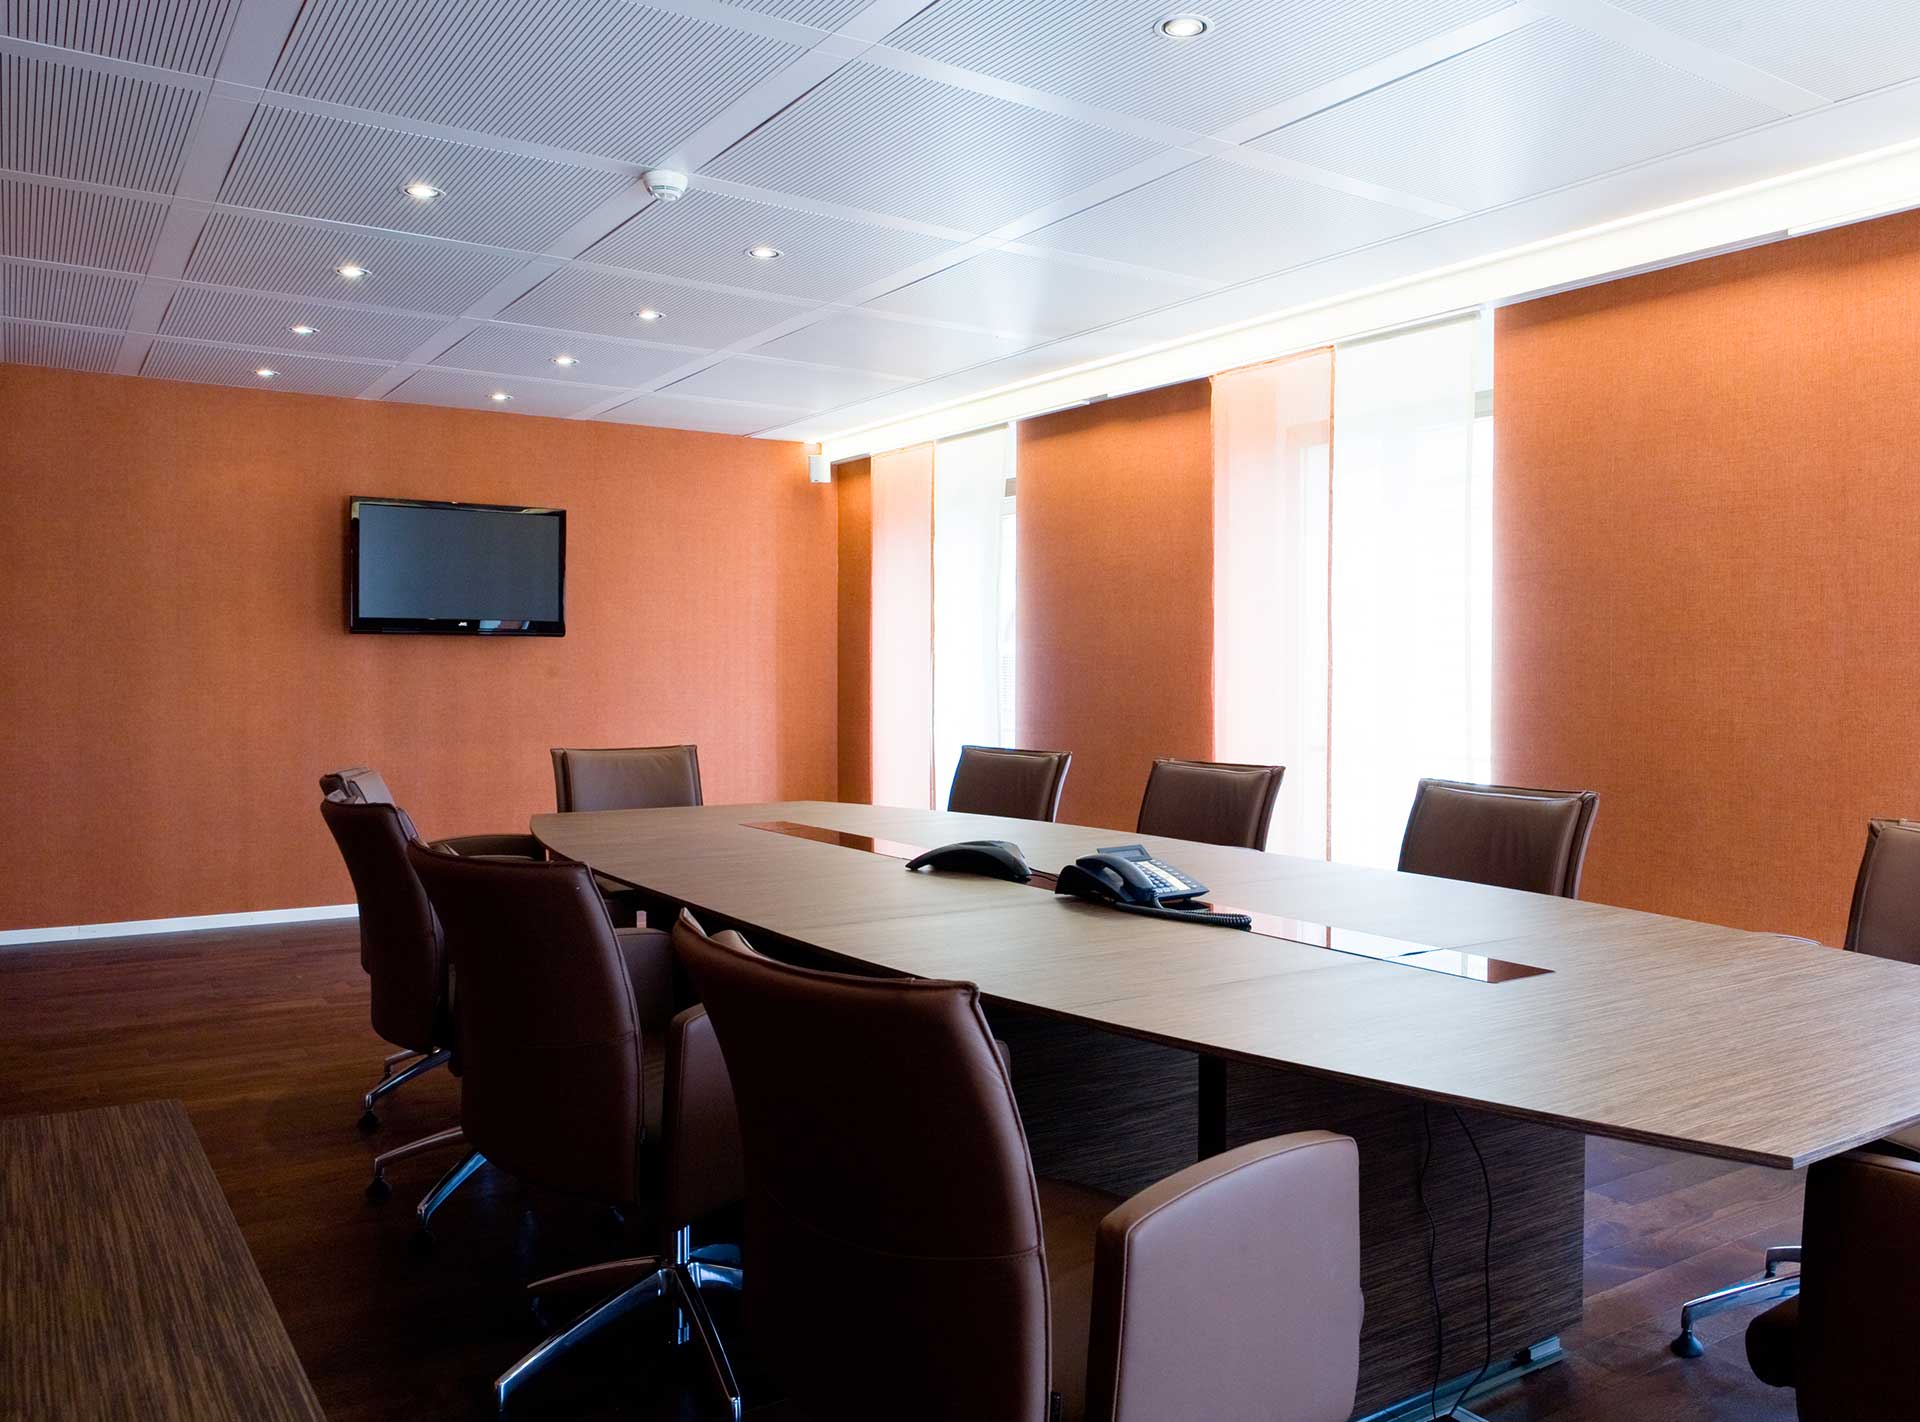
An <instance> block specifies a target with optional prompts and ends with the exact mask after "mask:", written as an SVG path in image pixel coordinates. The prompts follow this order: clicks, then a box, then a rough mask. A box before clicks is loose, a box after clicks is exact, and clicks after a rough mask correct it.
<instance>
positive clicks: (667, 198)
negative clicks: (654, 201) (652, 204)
mask: <svg viewBox="0 0 1920 1422" xmlns="http://www.w3.org/2000/svg"><path fill="white" fill-rule="evenodd" d="M640 181H641V182H643V183H645V184H646V185H647V191H648V192H649V193H651V194H653V196H655V197H657V198H659V199H660V201H661V202H678V201H679V200H680V199H681V198H683V197H685V196H686V194H687V175H686V174H685V173H678V172H675V171H674V170H673V169H672V168H649V169H647V171H646V172H644V173H642V174H641V175H640Z"/></svg>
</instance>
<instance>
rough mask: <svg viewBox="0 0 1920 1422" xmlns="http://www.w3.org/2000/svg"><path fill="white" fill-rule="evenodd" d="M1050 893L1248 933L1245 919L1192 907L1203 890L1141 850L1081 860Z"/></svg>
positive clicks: (1116, 849) (1131, 847)
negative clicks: (1240, 929) (1244, 929)
mask: <svg viewBox="0 0 1920 1422" xmlns="http://www.w3.org/2000/svg"><path fill="white" fill-rule="evenodd" d="M1054 892H1055V893H1056V894H1069V895H1072V896H1073V897H1075V898H1082V899H1091V900H1093V901H1094V902H1095V903H1104V904H1111V905H1112V906H1113V907H1114V908H1117V909H1125V910H1126V911H1127V912H1129V913H1140V914H1149V915H1151V916H1153V917H1155V918H1178V919H1190V920H1193V921H1195V922H1199V923H1212V924H1218V925H1219V926H1220V927H1222V928H1251V927H1253V920H1252V919H1250V918H1248V917H1247V916H1246V915H1245V914H1238V913H1215V912H1213V910H1212V909H1211V908H1209V907H1208V906H1206V905H1204V904H1197V903H1196V902H1195V900H1196V899H1198V898H1199V897H1200V895H1202V894H1204V893H1206V892H1207V886H1206V885H1205V884H1203V883H1201V882H1200V881H1199V880H1198V879H1195V878H1191V877H1190V876H1188V875H1186V874H1183V873H1181V872H1180V871H1179V870H1178V869H1176V868H1174V867H1173V866H1172V865H1171V864H1166V863H1163V862H1162V861H1160V860H1158V859H1155V858H1154V857H1153V856H1152V855H1151V854H1149V853H1147V848H1146V846H1145V845H1143V844H1123V845H1115V846H1113V847H1111V848H1108V849H1102V850H1100V851H1099V852H1098V853H1095V854H1088V855H1085V856H1083V857H1082V858H1080V859H1079V860H1076V861H1075V862H1074V863H1072V864H1069V865H1067V867H1066V868H1064V869H1062V870H1061V871H1060V877H1059V881H1058V882H1057V883H1056V884H1055V886H1054Z"/></svg>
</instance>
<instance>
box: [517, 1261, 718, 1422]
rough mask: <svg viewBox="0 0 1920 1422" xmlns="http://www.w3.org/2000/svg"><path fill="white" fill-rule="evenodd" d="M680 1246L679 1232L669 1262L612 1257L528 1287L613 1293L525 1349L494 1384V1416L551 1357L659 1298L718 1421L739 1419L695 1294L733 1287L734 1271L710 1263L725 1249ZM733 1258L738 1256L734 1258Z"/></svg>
mask: <svg viewBox="0 0 1920 1422" xmlns="http://www.w3.org/2000/svg"><path fill="white" fill-rule="evenodd" d="M687 1244H688V1237H687V1231H685V1230H681V1231H679V1232H678V1233H676V1234H675V1235H674V1254H675V1256H676V1257H675V1258H674V1259H672V1260H667V1259H662V1258H659V1257H657V1256H646V1257H642V1258H638V1259H622V1260H616V1261H615V1262H613V1263H610V1264H594V1265H589V1266H588V1267H586V1268H584V1269H573V1270H569V1271H568V1272H567V1273H564V1274H555V1275H553V1276H552V1277H550V1278H546V1279H540V1280H537V1281H535V1282H534V1283H531V1284H529V1285H527V1292H528V1294H530V1295H532V1296H534V1297H539V1296H540V1295H543V1294H554V1293H572V1292H578V1291H580V1290H583V1289H589V1288H605V1287H607V1286H609V1285H613V1286H615V1287H616V1288H617V1292H615V1293H614V1294H612V1295H611V1296H610V1297H608V1298H605V1299H603V1300H602V1301H601V1302H600V1303H598V1304H596V1305H594V1306H593V1307H592V1308H590V1309H588V1310H587V1311H586V1312H585V1313H583V1314H581V1315H580V1316H579V1317H578V1318H576V1319H575V1320H574V1321H573V1322H572V1323H570V1324H568V1325H567V1326H566V1327H565V1328H563V1329H561V1330H560V1331H559V1332H558V1333H555V1334H553V1335H552V1336H551V1337H549V1338H547V1339H545V1340H543V1341H542V1342H541V1343H540V1345H539V1346H538V1347H537V1348H535V1349H534V1350H533V1351H532V1352H530V1353H528V1354H527V1355H526V1356H525V1357H523V1358H522V1359H520V1361H519V1362H517V1363H515V1364H514V1365H513V1366H512V1367H510V1368H508V1369H507V1370H506V1371H505V1372H504V1373H502V1374H500V1376H499V1377H498V1378H496V1379H494V1383H493V1397H494V1403H495V1405H496V1406H497V1407H498V1409H499V1411H500V1413H501V1415H503V1416H504V1415H505V1413H506V1410H507V1403H508V1401H509V1399H510V1398H511V1396H512V1395H513V1393H514V1391H515V1390H516V1389H517V1388H519V1387H521V1386H522V1385H524V1384H525V1383H526V1382H527V1380H528V1379H529V1378H531V1377H533V1376H534V1375H535V1374H537V1373H539V1372H540V1371H541V1370H542V1369H544V1368H545V1367H546V1366H547V1365H548V1364H549V1363H551V1362H552V1361H553V1360H554V1359H555V1358H558V1357H560V1356H561V1355H562V1354H564V1353H565V1352H567V1351H568V1350H569V1349H571V1348H574V1347H576V1346H577V1345H579V1344H580V1343H582V1342H584V1341H585V1340H587V1339H589V1338H592V1337H593V1336H595V1335H596V1334H598V1333H600V1332H602V1331H604V1330H605V1329H606V1328H608V1327H609V1326H610V1325H612V1324H614V1323H617V1322H618V1321H620V1320H621V1319H623V1318H625V1317H626V1316H627V1315H628V1314H630V1313H632V1312H633V1311H634V1310H635V1309H637V1308H639V1307H640V1306H641V1305H643V1304H649V1303H652V1302H653V1301H654V1300H656V1299H658V1300H661V1301H663V1302H668V1303H671V1304H673V1305H674V1311H675V1314H676V1318H675V1323H674V1330H675V1332H674V1337H675V1341H676V1342H682V1343H697V1344H698V1345H699V1347H700V1356H701V1361H702V1362H703V1363H704V1364H705V1365H706V1370H707V1378H708V1382H709V1384H710V1385H711V1386H712V1388H713V1391H714V1393H715V1395H716V1398H717V1399H718V1401H719V1404H720V1409H719V1410H720V1414H721V1416H723V1417H725V1418H728V1419H730V1422H739V1419H740V1417H741V1414H742V1412H743V1410H744V1407H745V1400H744V1398H743V1396H742V1394H741V1391H740V1384H739V1381H738V1379H737V1378H735V1376H734V1372H733V1364H732V1362H731V1361H730V1360H729V1359H728V1357H727V1349H726V1344H725V1342H724V1340H722V1338H721V1336H720V1329H719V1327H718V1325H716V1324H715V1323H714V1321H713V1315H712V1314H711V1313H710V1312H709V1311H708V1309H707V1301H706V1299H705V1298H704V1297H703V1295H702V1293H701V1290H702V1288H703V1287H707V1286H712V1287H720V1288H729V1289H738V1288H739V1287H740V1270H739V1268H738V1266H737V1265H734V1264H726V1263H720V1262H715V1261H717V1260H718V1259H719V1258H721V1257H723V1256H724V1255H726V1254H728V1253H731V1251H725V1250H723V1249H721V1248H718V1247H716V1248H713V1249H702V1250H698V1251H694V1250H691V1249H689V1248H688V1247H687ZM696 1256H705V1257H696ZM733 1257H736V1258H737V1254H734V1255H733Z"/></svg>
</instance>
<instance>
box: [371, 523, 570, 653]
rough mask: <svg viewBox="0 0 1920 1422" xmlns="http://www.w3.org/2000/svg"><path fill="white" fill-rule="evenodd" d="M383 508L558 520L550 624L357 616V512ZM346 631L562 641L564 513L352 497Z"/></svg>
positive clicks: (564, 618)
mask: <svg viewBox="0 0 1920 1422" xmlns="http://www.w3.org/2000/svg"><path fill="white" fill-rule="evenodd" d="M362 504H387V505H393V506H397V507H401V508H413V509H461V510H469V511H474V512H480V513H512V514H538V515H540V516H542V517H546V518H557V519H559V520H560V557H559V565H558V567H557V568H556V569H555V570H554V571H555V572H556V573H557V574H558V576H559V579H560V616H559V617H558V618H556V619H554V620H552V621H517V620H516V621H514V622H512V623H511V625H502V626H495V627H483V626H480V625H479V623H480V622H481V621H482V620H483V619H478V618H454V617H363V616H361V613H360V506H361V505H362ZM347 631H349V632H380V633H395V632H397V633H416V634H418V633H426V634H431V635H436V636H450V637H564V636H566V635H567V511H566V510H565V509H557V508H549V507H546V506H544V505H540V504H474V503H467V502H464V501H462V500H457V499H392V498H386V497H384V496H382V495H377V494H355V495H353V496H352V497H351V498H349V499H348V500H347Z"/></svg>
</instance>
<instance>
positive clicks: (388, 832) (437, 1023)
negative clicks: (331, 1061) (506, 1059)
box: [320, 766, 540, 1131]
mask: <svg viewBox="0 0 1920 1422" xmlns="http://www.w3.org/2000/svg"><path fill="white" fill-rule="evenodd" d="M320 792H321V794H322V795H323V796H324V797H325V798H324V799H323V800H322V801H321V804H320V813H321V817H322V818H323V819H325V820H326V823H327V829H328V830H329V832H331V833H332V835H333V840H334V843H335V844H336V845H337V846H338V847H339V850H340V857H341V858H342V859H343V860H344V861H346V866H347V874H348V876H349V877H350V878H351V879H352V880H353V892H354V898H355V900H356V901H357V902H358V905H359V910H360V966H361V967H362V968H364V969H366V972H367V976H368V978H369V979H370V980H371V986H372V996H373V1030H374V1031H376V1032H378V1033H379V1034H380V1035H381V1036H382V1037H384V1038H385V1039H386V1040H387V1041H389V1042H391V1043H392V1044H393V1045H394V1046H396V1047H398V1048H400V1050H399V1051H397V1052H394V1053H392V1054H391V1055H389V1056H388V1057H387V1059H386V1061H385V1062H384V1063H383V1066H382V1070H381V1073H380V1081H379V1082H378V1083H377V1084H376V1085H375V1086H374V1087H373V1089H372V1090H370V1091H368V1092H367V1093H366V1095H365V1096H363V1097H362V1098H361V1106H362V1115H361V1117H360V1128H361V1129H362V1130H366V1131H371V1130H373V1129H375V1128H377V1127H378V1126H379V1124H380V1118H379V1116H378V1115H377V1114H376V1113H375V1111H374V1107H375V1106H376V1105H378V1104H379V1103H380V1101H381V1100H382V1099H383V1098H384V1097H386V1096H388V1095H390V1094H391V1093H393V1092H394V1091H396V1090H398V1089H399V1088H400V1087H401V1086H404V1085H405V1084H406V1083H407V1082H409V1081H412V1080H413V1079H414V1078H415V1077H417V1076H420V1075H422V1074H423V1073H425V1072H429V1071H432V1070H433V1069H434V1068H435V1067H439V1066H443V1065H445V1063H446V1061H447V1046H448V1041H449V1038H448V1033H447V1012H446V999H447V972H446V964H445V959H444V953H443V951H442V948H441V942H440V925H439V923H438V922H437V921H436V920H435V918H434V916H433V909H432V908H431V906H429V905H428V903H427V898H426V894H425V893H424V892H423V891H422V890H421V888H420V883H419V880H417V879H415V878H414V875H413V870H412V869H411V868H410V867H409V866H408V864H407V858H406V853H405V849H406V845H407V842H408V841H409V840H414V839H418V838H419V833H418V831H417V830H415V829H414V827H413V821H412V820H411V819H409V818H408V816H407V812H406V811H405V810H402V809H401V808H400V807H399V806H398V805H396V804H394V803H393V795H392V793H391V792H390V791H389V790H388V789H387V783H386V781H385V780H383V779H382V778H381V777H380V776H379V775H378V774H377V773H376V772H374V771H371V770H368V769H367V768H365V767H364V766H354V767H351V768H349V769H346V770H337V771H332V772H329V773H328V774H326V775H323V776H321V777H320ZM441 843H442V844H445V845H446V846H447V847H448V848H449V849H451V850H453V851H454V852H455V853H457V854H513V855H524V856H530V857H535V858H537V857H539V856H540V845H539V842H538V841H537V840H535V839H534V838H533V837H532V836H531V835H512V834H507V835H463V836H460V837H458V838H455V839H449V840H442V841H441ZM402 1063H410V1065H407V1066H406V1067H405V1068H404V1070H400V1071H399V1072H398V1074H397V1075H396V1074H395V1072H396V1068H400V1067H401V1065H402Z"/></svg>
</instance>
